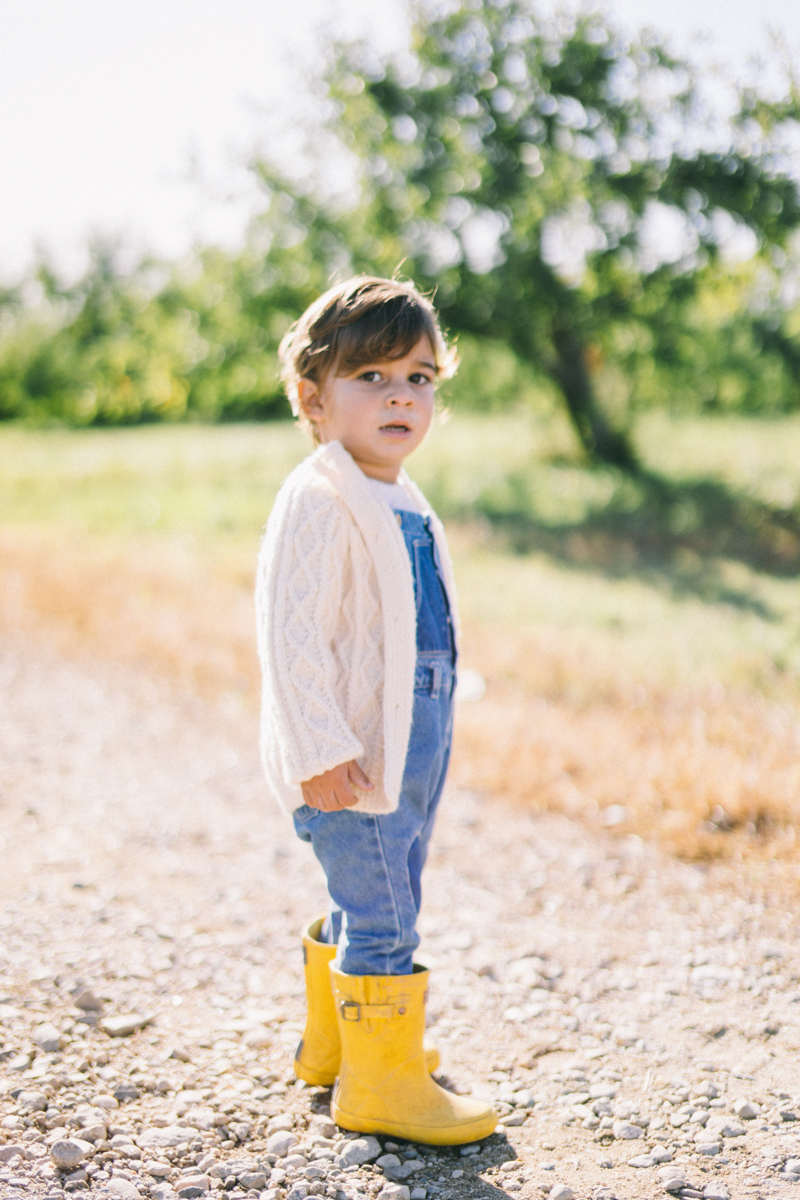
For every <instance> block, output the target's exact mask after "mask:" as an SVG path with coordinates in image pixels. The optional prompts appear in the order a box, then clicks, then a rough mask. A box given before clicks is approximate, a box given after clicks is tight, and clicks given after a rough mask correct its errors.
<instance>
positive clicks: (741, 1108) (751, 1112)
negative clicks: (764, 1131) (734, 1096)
mask: <svg viewBox="0 0 800 1200" xmlns="http://www.w3.org/2000/svg"><path fill="white" fill-rule="evenodd" d="M733 1111H734V1112H735V1113H736V1115H737V1117H741V1118H742V1120H743V1121H753V1120H755V1118H756V1117H760V1116H761V1106H760V1105H758V1104H754V1103H753V1101H752V1100H734V1102H733Z"/></svg>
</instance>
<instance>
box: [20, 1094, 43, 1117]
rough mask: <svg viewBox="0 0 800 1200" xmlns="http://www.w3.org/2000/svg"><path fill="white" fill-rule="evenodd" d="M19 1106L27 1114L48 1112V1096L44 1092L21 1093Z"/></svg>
mask: <svg viewBox="0 0 800 1200" xmlns="http://www.w3.org/2000/svg"><path fill="white" fill-rule="evenodd" d="M17 1104H18V1105H19V1106H20V1108H24V1109H25V1111H26V1112H46V1111H47V1096H45V1094H44V1092H20V1094H19V1095H18V1096H17Z"/></svg>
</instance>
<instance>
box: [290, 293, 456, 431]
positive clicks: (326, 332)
mask: <svg viewBox="0 0 800 1200" xmlns="http://www.w3.org/2000/svg"><path fill="white" fill-rule="evenodd" d="M421 337H427V338H428V341H429V342H430V344H431V349H432V350H433V358H434V364H435V366H436V376H437V378H438V379H449V378H450V376H451V375H453V374H454V373H455V370H456V367H457V366H458V355H457V354H456V351H455V349H454V348H453V347H450V346H448V345H447V342H446V341H445V339H444V335H443V334H442V331H441V328H440V327H439V319H438V317H437V315H436V310H435V309H434V307H433V305H432V304H431V302H430V300H428V299H427V297H426V296H423V295H422V294H421V292H418V291H417V289H416V288H415V287H414V285H413V283H409V282H405V281H403V280H399V279H380V278H378V277H377V276H373V275H356V276H355V277H354V278H353V279H348V280H346V281H345V282H344V283H337V284H336V286H335V287H332V288H329V290H328V291H327V292H325V293H324V294H323V295H322V296H320V297H319V299H318V300H315V301H314V303H313V304H311V305H309V307H308V308H307V309H306V311H305V312H304V313H303V315H302V317H301V318H300V320H299V321H297V322H296V323H295V324H294V325H293V326H292V328H291V329H290V330H289V332H288V333H287V334H286V336H285V337H284V338H283V340H282V341H281V344H280V347H279V349H278V356H279V358H280V362H281V379H282V380H283V385H284V387H285V388H286V394H287V396H288V397H289V401H290V403H291V405H292V412H293V413H294V415H295V416H296V417H301V412H300V404H299V401H298V398H297V383H298V381H299V380H300V379H313V381H314V382H315V383H316V384H317V385H318V386H320V387H321V386H322V385H323V383H324V382H325V379H326V377H327V376H328V375H330V374H331V372H333V373H334V374H337V375H349V374H350V373H351V372H353V371H357V370H358V368H359V367H360V366H366V364H367V363H374V362H380V361H381V360H383V359H395V358H403V356H404V355H406V354H408V352H409V350H411V349H413V347H414V346H415V345H416V344H417V342H418V341H419V340H420V338H421Z"/></svg>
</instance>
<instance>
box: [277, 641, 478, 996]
mask: <svg viewBox="0 0 800 1200" xmlns="http://www.w3.org/2000/svg"><path fill="white" fill-rule="evenodd" d="M419 659H420V661H419V662H418V669H417V687H416V689H415V694H414V714H413V722H412V731H411V738H410V740H409V749H408V755H407V758H406V766H405V771H404V775H403V786H402V792H401V796H400V803H399V805H398V807H397V809H396V810H395V812H393V813H386V814H373V813H357V812H352V811H349V810H347V809H344V810H342V811H341V812H335V813H325V812H320V811H319V810H318V809H313V808H309V807H308V806H306V805H303V806H301V807H300V808H299V809H297V810H296V811H295V813H294V823H295V829H296V831H297V834H298V836H299V837H301V838H302V839H303V840H304V841H308V842H311V844H312V846H313V849H314V853H315V855H316V856H317V858H318V859H319V861H320V864H321V865H322V868H323V870H324V872H325V876H326V878H327V882H328V891H329V893H330V896H331V900H332V901H333V905H334V912H333V913H332V918H331V921H330V930H329V932H328V931H327V930H326V932H328V937H329V938H330V940H331V941H333V940H334V937H335V933H336V925H337V923H338V922H337V919H336V918H337V916H338V912H337V910H338V909H341V910H342V912H343V918H342V921H341V934H340V936H339V938H338V943H339V949H338V953H337V966H338V967H339V969H340V970H342V971H344V972H345V973H346V974H348V975H410V974H411V972H412V969H413V954H414V951H415V950H416V948H417V946H418V945H419V936H418V934H417V931H416V921H417V914H418V912H419V906H420V901H421V889H420V875H421V873H422V868H423V866H424V864H425V859H426V857H427V851H428V844H429V841H430V836H431V832H432V829H433V822H434V818H435V815H436V809H437V807H438V804H439V800H440V798H441V794H442V789H443V787H444V781H445V776H446V772H447V764H448V760H449V756H450V740H451V732H452V692H453V684H454V671H453V667H452V665H451V664H450V663H449V662H448V661H446V659H443V658H441V656H433V655H430V656H428V655H420V656H419ZM428 659H430V662H428V661H427V660H428ZM327 924H328V923H327V922H326V925H327ZM328 937H326V940H328Z"/></svg>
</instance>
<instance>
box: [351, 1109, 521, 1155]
mask: <svg viewBox="0 0 800 1200" xmlns="http://www.w3.org/2000/svg"><path fill="white" fill-rule="evenodd" d="M331 1120H332V1121H333V1122H334V1124H336V1125H339V1126H340V1127H341V1128H342V1129H347V1130H349V1131H350V1132H351V1133H384V1134H388V1135H389V1136H391V1137H398V1138H402V1139H403V1140H404V1141H409V1142H419V1143H420V1144H421V1145H423V1146H464V1145H466V1144H467V1143H468V1142H480V1141H482V1139H483V1138H485V1137H488V1136H489V1134H490V1133H494V1130H495V1128H496V1126H497V1121H498V1118H497V1114H496V1113H488V1114H487V1115H486V1116H485V1117H479V1118H476V1119H475V1120H474V1121H469V1122H466V1123H465V1124H463V1125H462V1124H459V1125H451V1126H447V1125H444V1126H442V1127H441V1128H440V1129H431V1128H430V1126H426V1125H413V1124H411V1123H410V1122H409V1123H396V1122H394V1121H373V1120H370V1119H369V1118H368V1117H356V1116H353V1115H352V1114H351V1113H347V1112H344V1111H343V1110H342V1109H341V1108H339V1107H338V1105H336V1104H332V1105H331Z"/></svg>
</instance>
